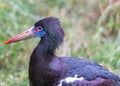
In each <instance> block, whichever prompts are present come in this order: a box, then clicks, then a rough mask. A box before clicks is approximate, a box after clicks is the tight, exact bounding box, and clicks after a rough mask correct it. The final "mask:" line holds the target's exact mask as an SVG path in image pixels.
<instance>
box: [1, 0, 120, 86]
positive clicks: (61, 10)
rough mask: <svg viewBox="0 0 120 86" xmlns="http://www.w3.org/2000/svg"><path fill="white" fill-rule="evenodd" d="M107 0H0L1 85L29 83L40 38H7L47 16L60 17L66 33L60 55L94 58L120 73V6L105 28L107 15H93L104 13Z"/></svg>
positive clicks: (23, 84) (111, 14)
mask: <svg viewBox="0 0 120 86" xmlns="http://www.w3.org/2000/svg"><path fill="white" fill-rule="evenodd" d="M106 1H107V0H101V1H96V2H92V1H89V3H87V2H85V1H84V0H68V1H67V0H40V1H34V0H11V1H10V0H0V86H29V80H28V65H29V57H30V55H31V53H32V51H33V50H34V48H35V46H36V45H37V43H38V41H39V38H38V39H29V40H26V41H21V42H17V43H13V44H10V45H4V44H3V42H4V41H5V40H7V39H8V38H10V37H12V36H14V35H16V34H18V33H20V32H22V31H24V30H26V29H28V28H30V27H31V26H32V25H33V24H34V23H35V21H37V20H39V19H41V18H43V17H47V16H55V17H58V18H60V20H61V22H62V26H63V28H64V31H65V34H66V37H65V42H64V43H63V45H62V46H61V47H60V49H59V50H58V51H57V55H59V56H60V55H61V56H73V57H83V58H87V59H90V60H94V61H96V62H98V63H99V64H101V65H103V66H105V67H106V68H108V69H109V70H110V71H112V72H114V73H116V74H120V37H119V34H120V33H119V32H120V21H119V20H120V16H119V15H120V11H119V10H120V7H119V8H115V10H112V11H111V13H110V14H109V17H108V20H107V21H106V22H105V24H104V25H103V28H102V29H100V28H101V25H100V22H101V21H102V20H104V18H102V17H101V16H100V17H99V18H98V17H97V19H95V17H93V16H92V17H91V16H90V15H91V12H93V13H94V12H95V13H99V14H101V15H102V12H101V11H100V10H101V8H99V4H102V5H103V8H105V7H107V2H106ZM98 2H99V3H98ZM33 40H34V41H33Z"/></svg>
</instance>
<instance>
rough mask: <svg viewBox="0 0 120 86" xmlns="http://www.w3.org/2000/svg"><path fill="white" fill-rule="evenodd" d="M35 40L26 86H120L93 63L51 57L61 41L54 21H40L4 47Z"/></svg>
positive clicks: (61, 31) (62, 35)
mask: <svg viewBox="0 0 120 86" xmlns="http://www.w3.org/2000/svg"><path fill="white" fill-rule="evenodd" d="M35 37H39V38H41V40H40V42H39V43H38V45H37V47H36V48H35V50H34V51H33V53H32V55H31V58H30V66H29V79H30V86H120V77H118V76H117V75H115V74H113V73H111V72H110V71H108V70H107V69H105V68H103V67H102V66H100V65H99V64H97V63H95V62H93V61H90V60H85V59H80V58H71V57H58V56H56V55H55V51H56V49H57V48H58V47H59V45H60V44H61V43H62V42H63V39H64V32H63V29H62V27H61V24H60V21H59V19H58V18H55V17H47V18H44V19H42V20H40V21H38V22H36V23H35V24H34V26H33V27H32V28H30V29H29V30H27V31H25V32H23V33H21V34H19V35H17V36H15V37H12V38H11V39H9V40H7V41H6V42H4V44H10V43H13V42H17V41H20V40H23V39H28V38H35Z"/></svg>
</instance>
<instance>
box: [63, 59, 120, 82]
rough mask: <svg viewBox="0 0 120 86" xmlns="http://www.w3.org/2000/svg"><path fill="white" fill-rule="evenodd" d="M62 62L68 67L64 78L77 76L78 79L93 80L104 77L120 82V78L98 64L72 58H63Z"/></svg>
mask: <svg viewBox="0 0 120 86" xmlns="http://www.w3.org/2000/svg"><path fill="white" fill-rule="evenodd" d="M61 60H62V61H63V63H64V64H65V66H66V69H65V70H66V72H65V74H64V77H70V76H71V77H73V76H75V74H77V76H78V77H84V78H85V79H87V80H93V79H96V78H97V77H102V78H106V79H109V78H110V79H113V80H116V81H120V77H118V76H116V75H115V74H113V73H111V72H110V71H108V70H107V69H105V68H103V66H101V65H99V64H97V63H96V62H93V61H90V60H86V59H80V58H70V57H69V58H68V57H62V58H61Z"/></svg>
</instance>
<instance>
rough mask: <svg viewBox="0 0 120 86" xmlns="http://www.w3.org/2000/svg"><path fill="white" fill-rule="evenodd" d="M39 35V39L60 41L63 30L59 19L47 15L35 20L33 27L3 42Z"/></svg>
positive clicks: (8, 42)
mask: <svg viewBox="0 0 120 86" xmlns="http://www.w3.org/2000/svg"><path fill="white" fill-rule="evenodd" d="M36 37H40V38H41V41H46V40H49V41H48V42H56V43H59V44H60V43H62V41H63V38H64V32H63V30H62V27H61V25H60V21H59V19H58V18H55V17H47V18H44V19H42V20H39V21H37V22H36V23H35V24H34V26H33V27H31V28H30V29H28V30H26V31H24V32H22V33H21V34H18V35H16V36H14V37H12V38H10V39H8V40H7V41H5V42H4V44H10V43H13V42H17V41H21V40H24V39H29V38H36Z"/></svg>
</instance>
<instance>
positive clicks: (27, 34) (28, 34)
mask: <svg viewBox="0 0 120 86" xmlns="http://www.w3.org/2000/svg"><path fill="white" fill-rule="evenodd" d="M32 29H33V27H32V28H30V29H29V30H27V31H24V32H22V33H21V34H18V35H16V36H14V37H12V38H10V39H9V40H7V41H5V42H4V44H10V43H13V42H17V41H21V40H24V39H28V38H32V37H33V35H34V33H33V31H32Z"/></svg>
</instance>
